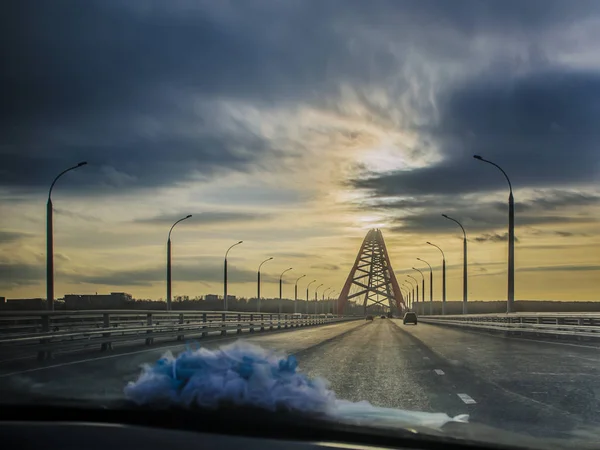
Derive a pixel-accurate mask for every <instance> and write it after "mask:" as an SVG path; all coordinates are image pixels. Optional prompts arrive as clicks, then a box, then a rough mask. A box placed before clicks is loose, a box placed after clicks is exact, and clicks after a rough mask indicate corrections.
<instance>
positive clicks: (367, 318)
mask: <svg viewBox="0 0 600 450" xmlns="http://www.w3.org/2000/svg"><path fill="white" fill-rule="evenodd" d="M373 319H374V317H373V316H371V315H368V316H367V317H365V320H373Z"/></svg>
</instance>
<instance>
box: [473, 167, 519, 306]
mask: <svg viewBox="0 0 600 450" xmlns="http://www.w3.org/2000/svg"><path fill="white" fill-rule="evenodd" d="M473 158H475V159H478V160H479V161H483V162H485V163H488V164H491V165H492V166H494V167H496V168H498V169H499V170H500V172H502V174H503V175H504V177H505V178H506V181H507V182H508V189H509V194H508V297H507V300H506V312H507V313H511V312H514V310H515V199H514V197H513V190H512V184H511V183H510V179H509V178H508V175H507V174H506V172H505V171H504V170H503V169H502V167H500V166H499V165H498V164H496V163H493V162H492V161H488V160H487V159H484V158H482V157H481V156H479V155H473Z"/></svg>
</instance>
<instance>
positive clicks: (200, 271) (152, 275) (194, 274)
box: [68, 264, 278, 286]
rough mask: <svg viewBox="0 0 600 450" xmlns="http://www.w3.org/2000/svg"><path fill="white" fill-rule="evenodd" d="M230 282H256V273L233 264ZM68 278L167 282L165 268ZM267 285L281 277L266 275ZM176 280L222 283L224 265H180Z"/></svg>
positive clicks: (108, 283) (112, 283) (92, 281)
mask: <svg viewBox="0 0 600 450" xmlns="http://www.w3.org/2000/svg"><path fill="white" fill-rule="evenodd" d="M228 275H229V280H230V283H254V282H256V272H255V271H253V270H245V269H240V268H237V267H235V266H233V265H231V264H229V267H228ZM68 279H69V281H70V282H72V283H90V284H101V285H106V286H151V285H153V284H156V283H160V282H164V280H165V268H164V266H160V267H159V266H157V267H150V268H145V269H130V270H115V271H103V272H98V273H91V274H70V275H68ZM261 279H262V281H264V282H275V281H278V278H276V277H275V276H272V275H269V274H268V273H265V274H262V273H261ZM173 281H187V282H195V281H197V282H203V283H222V282H223V266H222V265H221V264H199V265H185V266H179V267H178V268H177V270H174V271H173Z"/></svg>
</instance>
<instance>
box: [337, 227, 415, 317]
mask: <svg viewBox="0 0 600 450" xmlns="http://www.w3.org/2000/svg"><path fill="white" fill-rule="evenodd" d="M353 298H359V299H360V298H362V303H363V306H364V310H365V313H366V311H367V308H369V307H371V306H374V305H384V306H385V305H386V304H387V306H389V308H390V311H392V312H395V313H396V314H400V313H401V312H402V311H403V310H404V309H405V303H404V297H403V296H402V292H401V291H400V286H398V281H397V280H396V275H395V274H394V271H393V269H392V265H391V264H390V258H389V256H388V253H387V249H386V247H385V241H384V240H383V234H382V233H381V230H376V229H375V230H369V232H368V233H367V236H366V237H365V239H364V241H363V243H362V245H361V247H360V250H359V251H358V255H357V257H356V261H355V262H354V266H353V267H352V270H351V271H350V274H349V275H348V278H347V279H346V283H345V284H344V288H343V289H342V292H341V293H340V296H339V298H338V303H337V304H338V314H343V312H344V308H345V306H346V304H347V303H348V301H349V300H352V299H353Z"/></svg>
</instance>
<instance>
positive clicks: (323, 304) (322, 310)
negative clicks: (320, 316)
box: [321, 287, 331, 313]
mask: <svg viewBox="0 0 600 450" xmlns="http://www.w3.org/2000/svg"><path fill="white" fill-rule="evenodd" d="M330 290H331V287H328V288H327V289H325V290H324V291H323V294H322V295H323V300H322V305H321V312H322V313H324V312H326V311H325V310H326V309H327V308H328V306H329V302H327V303H325V294H326V293H327V292H328V291H330ZM327 300H329V299H327ZM327 312H328V311H327Z"/></svg>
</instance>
